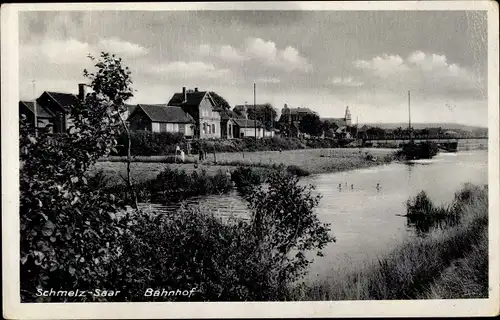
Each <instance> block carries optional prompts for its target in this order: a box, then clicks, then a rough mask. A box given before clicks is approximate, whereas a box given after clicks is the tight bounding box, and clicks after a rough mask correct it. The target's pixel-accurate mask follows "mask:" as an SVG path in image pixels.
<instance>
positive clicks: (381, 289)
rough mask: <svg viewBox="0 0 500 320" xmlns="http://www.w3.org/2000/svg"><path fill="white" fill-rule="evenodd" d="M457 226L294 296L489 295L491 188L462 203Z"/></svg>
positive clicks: (298, 289) (304, 286) (299, 289)
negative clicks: (489, 201) (488, 236)
mask: <svg viewBox="0 0 500 320" xmlns="http://www.w3.org/2000/svg"><path fill="white" fill-rule="evenodd" d="M460 209H461V220H460V222H459V223H458V224H457V225H455V226H454V227H450V228H447V229H433V230H432V231H430V233H429V234H428V235H427V236H426V237H415V238H411V239H409V240H407V241H406V242H404V243H403V244H401V245H400V246H399V247H397V248H396V249H395V250H394V251H392V252H391V253H390V254H387V255H385V256H382V257H380V258H379V259H378V261H375V262H367V263H366V264H365V265H363V266H361V267H359V268H358V270H354V271H353V270H333V271H332V273H331V274H330V276H329V277H327V278H326V279H322V280H319V281H316V282H314V283H308V284H302V285H299V286H297V287H295V288H293V290H292V295H291V299H293V300H393V299H429V298H437V297H439V298H485V297H487V290H488V289H487V288H488V283H487V278H488V277H487V267H488V254H487V252H488V250H487V229H488V195H487V189H478V190H477V191H476V192H475V194H474V195H473V196H472V197H471V198H470V201H466V202H464V203H463V205H462V207H461V208H460Z"/></svg>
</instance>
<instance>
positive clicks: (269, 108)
mask: <svg viewBox="0 0 500 320" xmlns="http://www.w3.org/2000/svg"><path fill="white" fill-rule="evenodd" d="M234 111H235V112H237V113H238V110H237V109H234ZM247 114H248V119H251V120H259V121H260V122H261V123H262V124H263V125H264V127H265V128H266V130H270V129H271V128H275V127H276V124H275V122H276V118H277V117H278V113H277V111H276V109H275V108H274V107H273V105H272V104H270V103H265V104H264V105H259V106H257V107H256V108H253V106H251V105H250V106H249V107H248V108H247Z"/></svg>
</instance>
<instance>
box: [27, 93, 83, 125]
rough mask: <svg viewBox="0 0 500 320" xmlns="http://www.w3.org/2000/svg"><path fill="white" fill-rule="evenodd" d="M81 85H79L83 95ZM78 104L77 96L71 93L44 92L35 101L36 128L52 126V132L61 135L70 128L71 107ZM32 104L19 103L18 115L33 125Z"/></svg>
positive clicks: (33, 105)
mask: <svg viewBox="0 0 500 320" xmlns="http://www.w3.org/2000/svg"><path fill="white" fill-rule="evenodd" d="M83 89H84V87H83V85H79V90H81V92H80V93H81V94H82V95H83V94H84V91H83ZM77 102H78V96H77V95H75V94H71V93H61V92H53V91H44V92H43V93H42V94H41V95H40V97H38V98H37V99H36V112H37V118H38V119H37V127H39V126H44V127H45V126H46V125H48V124H51V125H52V130H51V131H52V132H54V133H61V132H66V130H67V129H68V128H69V127H70V126H71V123H72V121H71V119H70V116H71V107H72V106H73V105H75V104H76V103H77ZM34 112H35V103H34V102H24V101H21V102H19V113H20V114H25V115H26V116H27V117H28V118H29V119H33V120H31V121H32V123H34Z"/></svg>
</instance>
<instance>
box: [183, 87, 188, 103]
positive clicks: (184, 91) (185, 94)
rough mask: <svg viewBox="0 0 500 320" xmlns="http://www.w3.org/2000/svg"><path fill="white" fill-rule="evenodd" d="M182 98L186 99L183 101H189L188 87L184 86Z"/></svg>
mask: <svg viewBox="0 0 500 320" xmlns="http://www.w3.org/2000/svg"><path fill="white" fill-rule="evenodd" d="M182 98H183V99H184V100H183V102H186V101H187V92H186V87H182Z"/></svg>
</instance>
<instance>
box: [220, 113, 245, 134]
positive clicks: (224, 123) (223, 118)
mask: <svg viewBox="0 0 500 320" xmlns="http://www.w3.org/2000/svg"><path fill="white" fill-rule="evenodd" d="M217 110H218V112H219V113H220V127H221V138H223V139H233V138H237V137H238V136H239V131H238V126H237V124H236V122H235V121H234V119H241V118H242V116H241V115H239V114H237V113H236V112H234V111H231V110H223V109H220V108H217Z"/></svg>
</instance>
